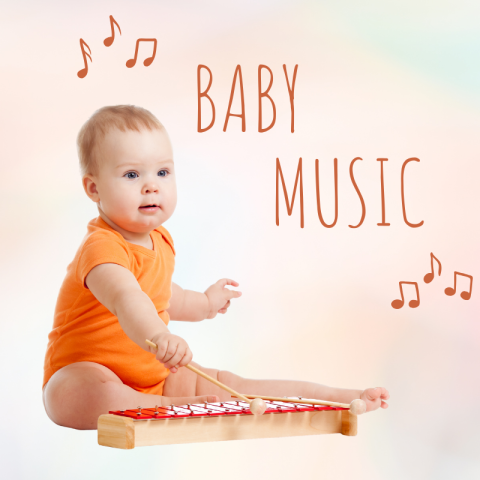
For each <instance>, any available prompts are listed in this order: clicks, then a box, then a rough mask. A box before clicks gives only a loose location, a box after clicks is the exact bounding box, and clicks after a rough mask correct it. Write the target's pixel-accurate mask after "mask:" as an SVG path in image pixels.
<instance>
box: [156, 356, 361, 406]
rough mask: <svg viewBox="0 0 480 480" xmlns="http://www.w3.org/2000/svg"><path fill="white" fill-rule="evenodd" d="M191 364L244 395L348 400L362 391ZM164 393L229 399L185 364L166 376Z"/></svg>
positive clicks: (225, 393)
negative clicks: (251, 376)
mask: <svg viewBox="0 0 480 480" xmlns="http://www.w3.org/2000/svg"><path fill="white" fill-rule="evenodd" d="M192 365H194V366H196V367H197V368H199V369H200V370H202V371H203V372H205V373H206V374H208V375H210V376H211V377H213V378H216V379H217V380H218V381H220V382H222V383H223V384H225V385H227V386H229V387H230V388H233V389H234V390H236V391H237V392H239V393H243V394H247V395H266V396H271V397H303V398H316V399H319V400H327V401H331V402H341V403H350V402H351V401H352V400H354V399H355V398H360V394H361V392H362V390H353V389H345V388H333V387H327V386H326V385H320V384H318V383H313V382H304V381H297V380H253V379H249V378H242V377H240V376H238V375H235V374H234V373H231V372H227V371H224V370H216V369H213V368H204V367H202V366H200V365H198V364H196V363H195V362H192ZM164 394H165V395H169V396H193V395H217V396H218V397H219V399H220V401H222V402H225V401H228V400H232V398H231V396H230V394H229V393H228V392H226V391H225V390H222V389H221V388H219V387H217V386H216V385H214V384H212V383H211V382H209V381H208V380H205V379H204V378H202V377H200V376H198V375H196V374H195V373H193V372H191V371H190V370H188V369H186V368H180V370H179V371H178V372H177V373H175V374H172V375H169V376H168V377H167V380H166V381H165V388H164Z"/></svg>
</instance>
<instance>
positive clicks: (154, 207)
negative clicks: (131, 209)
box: [139, 203, 160, 212]
mask: <svg viewBox="0 0 480 480" xmlns="http://www.w3.org/2000/svg"><path fill="white" fill-rule="evenodd" d="M159 208H160V207H159V206H158V205H155V204H154V203H152V204H151V205H142V206H141V207H139V210H142V211H143V212H156V211H157V210H158V209H159Z"/></svg>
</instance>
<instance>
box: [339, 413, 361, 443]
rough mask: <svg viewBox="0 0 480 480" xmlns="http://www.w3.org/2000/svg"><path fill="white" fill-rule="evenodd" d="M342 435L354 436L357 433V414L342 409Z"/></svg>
mask: <svg viewBox="0 0 480 480" xmlns="http://www.w3.org/2000/svg"><path fill="white" fill-rule="evenodd" d="M341 433H342V435H347V436H349V437H354V436H355V435H356V434H357V416H356V415H353V414H352V413H350V412H349V411H348V410H342V432H341Z"/></svg>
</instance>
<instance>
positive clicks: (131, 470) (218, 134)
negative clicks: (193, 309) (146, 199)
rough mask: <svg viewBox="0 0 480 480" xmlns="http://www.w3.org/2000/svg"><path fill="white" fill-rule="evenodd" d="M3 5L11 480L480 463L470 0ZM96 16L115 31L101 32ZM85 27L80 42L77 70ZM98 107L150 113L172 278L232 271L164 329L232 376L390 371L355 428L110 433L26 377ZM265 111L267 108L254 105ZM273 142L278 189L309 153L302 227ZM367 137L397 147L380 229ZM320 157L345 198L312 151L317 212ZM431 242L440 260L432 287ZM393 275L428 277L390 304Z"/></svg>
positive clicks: (465, 469) (38, 364)
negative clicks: (212, 314)
mask: <svg viewBox="0 0 480 480" xmlns="http://www.w3.org/2000/svg"><path fill="white" fill-rule="evenodd" d="M1 10H2V15H1V17H0V38H1V45H2V55H1V62H0V74H1V83H2V88H1V91H0V98H1V109H0V132H1V138H2V141H1V160H0V161H1V162H2V173H3V175H2V180H1V202H0V205H1V210H0V212H1V251H2V255H1V257H0V262H1V292H2V309H1V323H0V329H1V330H0V358H1V362H0V369H1V392H2V393H1V395H0V403H1V409H2V435H1V436H0V451H1V457H2V461H1V464H0V469H1V471H0V474H1V475H2V476H4V474H5V476H4V478H35V479H67V478H68V479H82V480H83V479H86V478H88V479H90V480H93V479H105V478H116V479H133V478H159V479H187V478H188V479H211V480H213V479H221V478H230V479H232V480H234V479H245V478H277V479H290V478H327V479H351V478H356V479H368V480H377V479H382V480H384V479H394V480H397V479H398V480H403V479H406V478H409V479H453V478H461V479H463V480H465V479H474V478H479V477H480V460H479V455H478V452H479V450H480V441H479V436H478V431H479V420H478V418H479V417H478V404H479V400H480V386H479V373H478V372H479V363H480V353H479V351H480V335H479V334H480V319H479V316H478V311H479V295H478V275H479V273H480V255H479V253H478V242H479V235H480V231H479V220H478V219H479V216H478V208H479V201H480V195H479V189H478V185H479V180H478V179H479V175H480V163H479V160H480V158H479V140H478V138H479V127H480V68H479V66H480V57H479V52H480V33H479V32H480V30H479V25H480V8H479V6H478V3H476V2H471V1H464V0H456V1H453V0H443V1H437V2H428V1H426V0H415V1H414V0H402V1H389V2H385V1H380V0H364V1H362V2H356V1H353V0H350V1H340V2H339V1H322V2H315V1H295V2H293V1H272V0H269V1H252V0H247V1H242V2H223V1H219V0H216V1H214V0H204V1H202V2H194V1H183V2H161V1H146V0H140V1H137V2H132V1H116V2H113V1H105V2H94V1H90V0H86V1H83V2H75V3H73V2H60V1H56V2H55V1H42V2H33V1H30V2H27V1H18V2H15V3H14V2H11V3H8V4H7V3H6V2H4V3H3V5H2V9H1ZM109 15H113V16H114V18H115V19H116V20H117V22H118V23H119V24H120V27H121V29H122V35H121V36H119V35H118V32H117V36H116V39H115V42H114V44H113V45H112V46H111V47H110V48H106V47H105V46H104V45H103V40H104V38H106V37H107V36H108V35H109V34H110V26H109V22H108V17H109ZM139 37H155V38H157V39H158V52H157V57H156V59H155V61H154V62H153V64H152V65H151V66H150V67H148V68H146V67H144V66H143V64H142V63H141V62H140V60H139V62H138V63H137V66H135V67H134V68H132V69H127V68H126V66H125V62H126V61H127V60H128V59H129V58H132V56H133V51H134V46H135V41H136V39H137V38H139ZM79 38H83V39H84V40H85V41H86V42H87V43H88V45H89V46H90V48H91V49H92V58H93V63H91V64H90V63H89V73H88V75H87V77H86V78H84V79H83V80H80V79H79V78H78V77H77V75H76V74H77V71H78V70H80V69H81V68H82V67H83V62H82V56H81V52H80V48H79ZM140 55H141V56H142V57H141V60H143V59H144V58H145V57H146V56H147V55H148V53H147V49H146V48H145V49H143V50H142V51H141V53H140ZM198 64H205V65H208V66H209V68H210V69H211V70H212V72H213V85H212V88H211V90H210V95H211V96H212V98H213V99H214V101H215V106H216V109H217V121H216V123H215V125H214V127H213V128H212V129H211V130H210V131H208V132H206V133H202V134H200V133H197V130H196V119H197V98H196V69H197V65H198ZM237 64H240V65H241V67H242V73H243V81H244V90H245V108H246V127H247V128H246V132H245V133H242V132H241V128H240V120H239V119H238V118H235V117H232V118H231V119H230V122H229V126H228V130H227V132H226V133H224V132H223V131H222V129H223V123H224V120H225V113H226V110H227V106H228V99H229V95H230V89H231V85H232V78H233V73H234V70H235V67H236V65H237ZM259 64H265V65H268V66H269V67H270V68H271V69H272V71H273V75H274V82H273V87H272V90H271V96H272V98H273V99H274V100H275V103H276V107H277V123H276V125H275V127H274V128H273V129H272V130H270V131H268V132H266V133H258V129H257V122H258V116H257V115H258V98H257V69H258V65H259ZM283 64H286V65H287V68H288V72H289V75H290V78H291V74H292V72H293V67H294V65H295V64H298V65H299V67H298V75H297V82H296V88H295V133H293V134H292V133H290V105H289V99H288V92H287V88H286V83H285V77H284V74H283V70H282V65H283ZM265 80H267V78H266V77H265ZM237 93H238V92H237ZM112 104H136V105H141V106H144V107H146V108H148V109H150V110H151V111H152V112H153V113H154V114H156V115H157V116H158V117H159V118H160V119H161V121H162V122H163V123H164V124H165V126H166V127H167V129H168V131H169V133H170V135H171V138H172V141H173V145H174V150H175V162H176V169H177V178H178V190H179V202H178V208H177V211H176V213H175V215H174V216H173V217H172V219H171V220H169V221H168V223H167V224H166V227H167V228H168V229H169V230H170V232H171V233H172V235H173V238H174V240H175V245H176V249H177V267H176V272H175V276H174V281H176V282H177V283H179V284H180V285H182V286H183V287H185V288H190V289H198V290H201V291H203V290H205V289H206V288H207V287H208V286H209V285H210V284H211V283H213V282H215V281H216V280H218V279H219V278H222V277H225V276H227V277H230V278H234V279H235V280H237V281H239V282H240V289H241V291H242V292H243V296H242V297H241V299H239V300H236V301H235V302H233V305H232V307H231V308H230V310H229V312H228V314H227V315H226V316H219V317H217V318H216V319H214V320H210V321H205V322H202V323H199V324H194V325H189V324H178V323H177V324H172V325H171V329H172V331H173V332H175V333H177V334H179V335H182V336H184V337H185V338H186V339H187V341H188V342H189V343H190V345H191V347H192V350H193V352H194V355H195V360H197V361H198V362H200V363H201V364H203V365H206V366H215V367H218V368H222V369H230V370H232V371H234V372H236V373H238V374H241V375H244V376H252V377H258V378H261V377H266V378H294V379H305V380H313V381H318V382H321V383H325V384H327V385H334V386H345V387H355V388H366V387H370V386H372V387H373V386H378V385H382V386H385V387H387V388H388V389H389V390H390V393H391V401H390V408H389V409H388V410H385V411H384V410H382V411H377V412H375V413H372V414H368V415H365V416H364V417H361V418H359V434H358V436H357V437H355V438H347V437H342V436H340V435H331V436H317V437H305V438H280V439H271V440H253V441H242V442H223V443H205V444H194V445H181V446H166V447H150V448H139V449H135V450H133V451H120V450H114V449H108V448H104V447H99V446H98V445H97V440H96V432H91V431H90V432H84V431H83V432H80V431H75V430H69V429H65V428H61V427H58V426H56V425H54V424H53V423H52V422H51V421H50V420H49V419H48V418H47V416H46V414H45V412H44V410H43V405H42V401H41V383H42V375H43V357H44V354H45V349H46V345H47V335H48V333H49V331H50V328H51V325H52V318H53V310H54V307H55V301H56V296H57V293H58V289H59V287H60V284H61V282H62V280H63V277H64V274H65V269H66V266H67V265H68V263H69V262H70V261H71V260H72V258H73V255H74V253H75V251H76V249H77V248H78V245H79V243H80V241H81V239H82V237H83V235H84V234H85V227H86V224H87V222H88V221H89V220H90V219H91V218H93V217H95V216H96V210H95V206H94V204H93V203H91V202H90V201H89V200H88V199H87V197H86V196H85V194H84V193H83V191H82V187H81V182H80V175H79V169H78V164H77V157H76V146H75V138H76V134H77V132H78V130H79V128H80V126H81V125H82V124H83V122H84V121H85V120H86V119H87V118H88V117H89V116H90V115H91V114H92V113H93V111H95V110H96V109H97V108H99V107H102V106H104V105H112ZM204 105H205V106H208V104H207V103H206V102H205V103H204ZM264 107H265V115H266V118H265V122H266V123H269V115H270V113H269V111H270V108H269V104H268V101H265V103H264ZM238 108H239V97H238V95H237V96H236V98H235V101H234V110H233V111H234V112H235V113H237V112H238ZM205 122H208V119H207V118H206V120H205ZM357 156H360V157H362V158H363V161H362V162H360V161H359V162H357V163H356V164H355V177H356V181H357V183H358V185H359V188H360V190H361V192H362V194H363V196H364V199H365V203H366V207H367V213H366V219H365V222H364V224H363V225H362V226H361V227H360V228H358V229H351V228H349V227H348V225H349V224H350V225H355V224H356V223H358V221H359V218H360V215H361V208H360V203H359V200H358V196H357V194H356V192H355V190H354V188H353V186H352V184H351V182H350V179H349V173H348V168H349V164H350V161H351V160H352V159H353V158H354V157H357ZM277 157H278V158H279V159H280V161H281V164H282V168H283V172H284V175H285V180H286V183H287V187H288V189H289V193H290V194H291V192H292V189H293V181H294V175H295V172H296V167H297V162H298V158H299V157H302V158H303V165H304V197H305V198H304V201H305V228H304V229H301V228H300V215H299V203H298V198H297V200H296V202H295V207H294V213H293V214H292V216H291V217H288V216H287V213H286V209H285V204H284V202H283V200H282V202H281V204H280V205H281V210H280V226H276V224H275V160H276V158H277ZM379 157H386V158H388V159H389V161H388V162H387V163H385V164H384V167H385V199H386V215H387V221H388V222H390V223H391V226H390V227H379V226H377V223H379V222H380V221H381V201H380V164H379V162H377V161H376V159H377V158H379ZM409 157H418V158H419V159H420V160H421V162H420V163H411V164H409V165H408V167H407V169H406V202H407V213H408V216H409V219H410V221H412V222H419V221H421V220H424V222H425V223H424V225H423V226H422V227H421V228H416V229H412V228H409V227H408V226H407V225H406V224H405V223H404V221H403V216H402V206H401V197H400V171H401V165H402V163H403V161H404V160H406V159H407V158H409ZM334 158H338V162H339V218H338V223H337V225H336V226H335V227H334V228H331V229H326V228H324V227H323V226H322V225H321V224H320V222H319V220H318V216H317V212H316V198H315V176H314V175H315V159H319V162H320V185H321V195H322V208H323V212H324V215H325V217H326V220H327V221H328V222H331V221H332V219H333V208H334V201H333V159H334ZM430 252H433V253H434V254H435V255H436V256H437V258H439V259H440V261H441V262H442V265H443V273H442V276H441V277H438V276H436V277H435V279H434V280H433V282H432V283H431V284H429V285H426V284H425V283H424V282H423V276H424V275H425V274H426V273H427V272H429V270H430V258H429V255H430ZM454 270H457V271H460V272H464V273H468V274H471V275H473V276H474V285H473V287H474V288H473V294H472V298H471V300H469V301H464V300H462V299H461V298H460V297H459V295H458V293H457V295H456V296H454V297H447V296H446V295H445V294H444V289H445V288H446V287H448V286H452V283H453V271H454ZM400 280H407V281H417V282H418V283H419V287H420V294H421V305H420V307H419V308H417V309H411V308H409V307H408V306H405V307H404V308H403V309H401V310H394V309H392V307H391V305H390V304H391V302H392V300H394V299H396V298H399V296H398V295H399V291H398V282H399V281H400ZM462 285H463V284H462ZM476 285H477V286H476ZM459 288H461V286H459ZM407 295H410V294H407ZM411 298H412V297H411V296H409V297H408V299H409V300H410V299H411ZM294 393H295V392H292V394H294Z"/></svg>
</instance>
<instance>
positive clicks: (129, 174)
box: [124, 172, 138, 179]
mask: <svg viewBox="0 0 480 480" xmlns="http://www.w3.org/2000/svg"><path fill="white" fill-rule="evenodd" d="M124 177H127V178H130V179H133V178H137V177H138V174H136V173H135V172H127V173H126V174H125V175H124Z"/></svg>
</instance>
